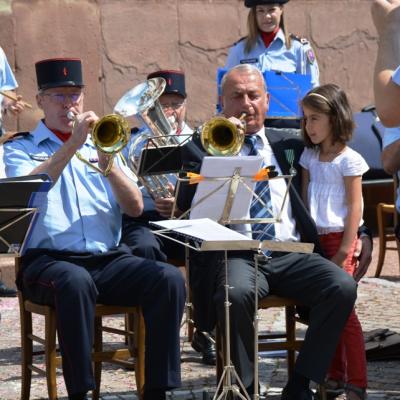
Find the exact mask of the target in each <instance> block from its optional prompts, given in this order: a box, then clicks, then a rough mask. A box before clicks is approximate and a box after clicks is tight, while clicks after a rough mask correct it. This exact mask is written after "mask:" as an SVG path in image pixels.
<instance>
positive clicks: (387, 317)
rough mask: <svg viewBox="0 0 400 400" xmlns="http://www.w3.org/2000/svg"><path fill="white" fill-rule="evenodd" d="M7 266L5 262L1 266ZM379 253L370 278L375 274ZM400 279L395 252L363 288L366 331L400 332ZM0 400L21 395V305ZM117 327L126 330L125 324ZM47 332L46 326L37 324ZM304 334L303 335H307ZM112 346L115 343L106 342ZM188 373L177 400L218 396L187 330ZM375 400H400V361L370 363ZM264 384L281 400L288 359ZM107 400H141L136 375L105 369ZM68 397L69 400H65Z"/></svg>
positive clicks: (0, 340) (266, 325) (266, 371)
mask: <svg viewBox="0 0 400 400" xmlns="http://www.w3.org/2000/svg"><path fill="white" fill-rule="evenodd" d="M0 261H1V260H0ZM375 265H376V252H375V251H374V261H373V262H372V264H371V267H370V271H369V272H368V275H369V276H372V275H373V274H374V272H375ZM399 299H400V277H399V265H398V259H397V254H395V252H389V253H388V255H387V259H386V262H385V265H384V268H383V273H382V277H381V279H375V278H371V277H367V278H364V279H363V280H362V281H361V283H360V286H359V298H358V303H357V307H358V314H359V317H360V320H361V322H362V325H363V329H364V331H369V330H372V329H375V328H390V329H393V330H395V331H397V332H400V310H399ZM0 312H1V316H2V320H1V323H0V399H1V400H15V399H18V398H19V393H20V384H21V382H20V353H19V345H20V339H19V314H18V304H17V300H16V299H4V298H3V299H0ZM261 317H262V322H261V329H262V330H272V331H277V330H282V327H283V318H282V317H283V315H282V312H281V310H273V311H268V312H263V313H262V314H261ZM111 323H113V324H115V325H118V324H122V320H121V319H117V318H115V319H113V320H111ZM37 326H38V327H40V326H41V321H40V320H38V321H37ZM302 332H303V331H302V329H300V330H299V334H302ZM106 340H108V341H111V340H113V339H112V338H111V337H106ZM182 347H183V349H182V372H183V386H182V388H181V389H179V390H176V391H174V392H173V393H172V394H171V398H172V399H182V400H183V399H202V398H203V392H204V391H209V392H210V393H212V392H213V391H214V390H215V385H216V378H215V370H214V368H211V367H206V366H204V365H202V364H201V363H200V359H199V356H198V354H197V353H196V352H194V351H193V350H192V349H191V347H190V345H189V344H188V343H187V341H186V330H185V328H184V327H183V328H182ZM368 375H369V399H370V400H378V399H380V400H381V399H398V400H400V361H391V362H370V363H368ZM260 379H261V381H262V382H263V383H264V384H265V385H266V387H267V399H271V400H278V399H279V398H280V392H281V390H282V387H283V386H284V384H285V381H286V363H285V359H284V358H282V357H274V358H262V360H261V362H260ZM58 389H59V396H60V398H62V399H65V398H66V397H65V396H66V392H65V387H64V383H63V379H62V375H61V374H59V375H58ZM101 393H102V400H123V399H125V400H133V399H136V395H135V383H134V375H133V372H130V371H126V370H124V369H121V368H115V367H111V366H107V365H105V366H104V368H103V375H102V387H101ZM63 396H64V397H63ZM45 398H47V391H46V386H45V382H44V379H43V378H38V377H35V378H33V381H32V389H31V399H45Z"/></svg>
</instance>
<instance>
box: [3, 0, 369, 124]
mask: <svg viewBox="0 0 400 400" xmlns="http://www.w3.org/2000/svg"><path fill="white" fill-rule="evenodd" d="M369 9H370V2H369V1H366V0H292V1H291V2H290V3H289V4H288V5H287V6H286V10H285V12H286V20H287V25H288V27H289V30H290V31H291V32H294V33H296V34H299V35H302V36H304V37H307V38H308V39H309V40H310V41H311V42H312V44H313V46H314V49H315V52H316V54H317V57H318V60H319V64H320V69H321V82H322V83H326V82H335V83H337V84H339V85H341V86H342V87H343V88H344V89H345V90H346V91H347V92H348V94H349V95H350V99H351V102H352V106H353V108H354V110H355V111H358V110H359V109H360V108H361V107H363V106H365V105H367V104H370V103H372V102H373V93H372V84H371V82H372V71H373V64H374V61H375V55H376V47H377V39H376V32H375V29H374V26H373V24H372V19H371V16H370V11H369ZM246 16H247V9H245V8H244V6H243V1H242V0H0V45H1V46H2V47H3V48H4V50H5V52H6V54H7V56H8V59H9V61H10V63H11V64H12V66H13V67H14V69H15V72H16V77H17V80H18V82H19V85H20V89H19V93H21V94H23V96H24V98H25V99H26V101H29V102H31V103H33V104H35V91H36V86H35V74H34V63H35V62H36V61H38V60H40V59H44V58H51V57H57V56H67V57H68V56H70V57H80V58H82V59H83V63H84V74H85V81H86V83H87V95H86V108H87V109H93V110H94V111H96V112H97V113H98V114H99V115H104V114H105V113H109V112H110V111H111V110H112V108H113V105H114V104H115V103H116V101H117V100H118V98H119V97H120V96H121V95H122V94H123V93H124V92H125V91H126V90H128V89H129V88H131V87H133V86H134V85H136V84H137V83H139V82H141V81H143V80H144V79H145V76H146V74H147V73H148V72H149V71H153V70H155V69H159V68H174V69H176V68H180V69H183V70H185V71H186V74H187V92H188V95H189V100H188V109H189V113H188V119H189V121H190V123H192V124H194V123H197V122H199V121H204V120H206V119H208V118H210V117H211V116H212V114H213V112H214V110H215V100H216V89H215V73H216V68H217V67H218V66H222V65H223V64H224V61H225V58H226V55H227V51H228V49H229V47H230V45H231V44H232V43H233V42H235V41H236V40H238V38H240V37H241V36H243V35H245V32H246ZM40 115H41V113H40V111H39V110H38V109H37V108H34V109H33V110H32V111H27V112H25V113H24V114H23V115H22V116H21V117H20V118H19V120H18V121H15V120H8V121H6V124H7V126H8V128H9V129H19V130H28V129H31V128H32V127H33V126H34V125H35V121H36V120H37V118H38V117H39V116H40Z"/></svg>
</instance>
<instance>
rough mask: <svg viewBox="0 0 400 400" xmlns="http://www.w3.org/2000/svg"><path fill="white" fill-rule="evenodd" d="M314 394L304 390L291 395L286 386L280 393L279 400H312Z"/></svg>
mask: <svg viewBox="0 0 400 400" xmlns="http://www.w3.org/2000/svg"><path fill="white" fill-rule="evenodd" d="M313 399H314V393H313V392H312V391H311V390H310V389H304V390H302V391H301V392H297V393H291V392H289V390H288V388H287V386H286V387H285V388H284V389H283V391H282V396H281V400H313Z"/></svg>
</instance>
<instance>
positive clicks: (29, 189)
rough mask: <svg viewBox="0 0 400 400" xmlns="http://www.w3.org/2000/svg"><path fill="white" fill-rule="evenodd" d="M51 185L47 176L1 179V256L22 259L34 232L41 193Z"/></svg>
mask: <svg viewBox="0 0 400 400" xmlns="http://www.w3.org/2000/svg"><path fill="white" fill-rule="evenodd" d="M50 186H51V181H50V180H49V177H48V176H47V175H44V174H41V175H31V176H22V177H17V178H5V179H0V253H1V254H4V255H10V256H19V255H22V254H23V253H24V250H25V248H24V246H25V244H26V243H27V242H28V239H29V236H30V234H31V232H32V229H33V226H34V223H35V220H36V216H37V212H38V207H39V206H40V203H41V200H42V198H41V194H43V193H46V192H47V191H48V190H49V189H50Z"/></svg>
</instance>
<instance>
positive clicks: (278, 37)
mask: <svg viewBox="0 0 400 400" xmlns="http://www.w3.org/2000/svg"><path fill="white" fill-rule="evenodd" d="M278 41H279V42H281V44H282V45H284V44H285V34H284V33H283V30H282V29H281V28H279V31H278V32H277V34H276V35H275V37H274V39H273V40H272V42H271V43H270V45H269V47H268V48H270V47H271V46H272V44H273V43H275V42H278ZM257 43H258V44H259V45H261V46H263V47H264V48H266V47H265V44H264V41H263V39H262V37H261V35H260V34H258V37H257Z"/></svg>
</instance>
